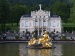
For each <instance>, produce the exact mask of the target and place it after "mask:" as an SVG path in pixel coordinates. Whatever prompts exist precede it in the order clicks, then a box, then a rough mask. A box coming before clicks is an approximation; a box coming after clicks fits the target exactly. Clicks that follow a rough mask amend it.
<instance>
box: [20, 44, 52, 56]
mask: <svg viewBox="0 0 75 56" xmlns="http://www.w3.org/2000/svg"><path fill="white" fill-rule="evenodd" d="M25 46H26V45H25V44H20V45H19V51H20V52H19V53H20V56H52V50H51V49H28V48H25Z"/></svg>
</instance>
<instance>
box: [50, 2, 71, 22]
mask: <svg viewBox="0 0 75 56" xmlns="http://www.w3.org/2000/svg"><path fill="white" fill-rule="evenodd" d="M51 10H52V13H53V14H57V15H59V16H61V18H62V21H63V22H67V19H68V18H69V16H70V7H69V6H68V4H66V3H64V2H61V1H57V2H55V3H54V4H53V5H52V6H51Z"/></svg>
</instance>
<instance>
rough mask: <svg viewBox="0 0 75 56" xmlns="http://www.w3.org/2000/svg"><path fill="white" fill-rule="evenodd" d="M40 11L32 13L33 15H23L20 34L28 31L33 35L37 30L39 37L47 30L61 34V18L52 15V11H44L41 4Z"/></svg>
mask: <svg viewBox="0 0 75 56" xmlns="http://www.w3.org/2000/svg"><path fill="white" fill-rule="evenodd" d="M39 7H40V9H39V10H36V11H31V15H23V16H21V18H20V33H22V32H26V30H28V31H30V32H31V33H32V32H33V31H35V30H37V31H38V36H39V35H40V34H43V31H44V30H46V31H48V32H49V33H50V32H57V31H58V32H60V33H61V26H62V25H61V17H60V16H57V15H51V14H50V11H46V10H42V9H41V4H40V5H39Z"/></svg>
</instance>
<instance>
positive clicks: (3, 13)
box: [0, 0, 10, 30]
mask: <svg viewBox="0 0 75 56" xmlns="http://www.w3.org/2000/svg"><path fill="white" fill-rule="evenodd" d="M9 11H10V10H9V4H8V2H7V1H6V0H0V23H1V28H2V30H4V29H5V24H6V22H7V20H8V16H9Z"/></svg>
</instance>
